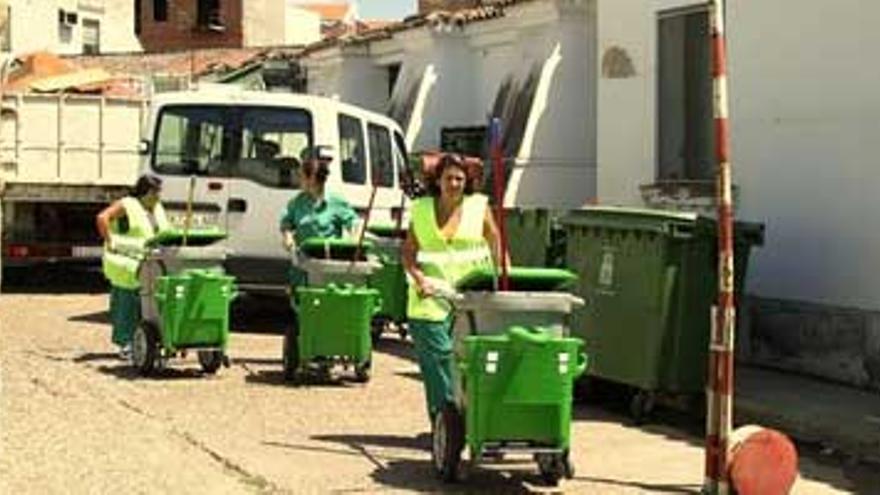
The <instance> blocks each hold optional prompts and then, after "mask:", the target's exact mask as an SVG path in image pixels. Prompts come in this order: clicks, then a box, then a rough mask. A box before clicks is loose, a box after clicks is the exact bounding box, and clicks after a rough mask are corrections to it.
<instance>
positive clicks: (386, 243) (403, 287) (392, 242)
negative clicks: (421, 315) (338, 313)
mask: <svg viewBox="0 0 880 495" xmlns="http://www.w3.org/2000/svg"><path fill="white" fill-rule="evenodd" d="M367 232H368V234H369V236H370V241H371V242H372V244H373V246H374V252H375V253H376V254H377V255H378V258H379V261H380V263H381V264H382V267H381V268H379V269H378V270H376V271H375V272H374V273H373V274H372V275H370V278H369V285H370V287H373V288H374V289H376V290H378V291H379V294H380V296H381V297H382V307H381V308H380V309H379V312H378V313H377V314H376V316H375V317H374V318H373V342H376V341H378V339H379V338H380V337H381V336H382V333H384V332H385V331H386V330H396V331H397V333H398V334H399V335H400V337H401V338H405V337H406V304H407V292H408V290H407V289H408V287H407V282H406V273H405V272H404V270H403V263H401V261H400V248H401V245H402V244H403V239H404V238H405V237H406V231H405V230H400V229H398V228H397V226H395V225H391V224H376V225H370V226H369V227H368V229H367Z"/></svg>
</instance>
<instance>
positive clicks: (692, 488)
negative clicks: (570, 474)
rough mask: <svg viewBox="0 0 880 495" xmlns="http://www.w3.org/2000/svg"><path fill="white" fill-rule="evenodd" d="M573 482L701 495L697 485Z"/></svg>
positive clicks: (587, 478)
mask: <svg viewBox="0 0 880 495" xmlns="http://www.w3.org/2000/svg"><path fill="white" fill-rule="evenodd" d="M574 479H575V480H578V481H586V482H589V483H595V484H598V485H607V486H609V487H619V488H637V489H638V490H640V491H644V492H651V493H701V492H702V486H700V485H699V484H684V485H676V484H657V483H640V482H638V481H620V480H614V479H610V478H599V477H595V476H575V477H574Z"/></svg>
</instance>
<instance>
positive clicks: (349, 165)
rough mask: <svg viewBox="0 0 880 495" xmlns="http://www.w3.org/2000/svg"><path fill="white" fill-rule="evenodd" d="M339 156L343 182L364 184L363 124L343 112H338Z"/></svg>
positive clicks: (365, 169) (365, 178) (365, 170)
mask: <svg viewBox="0 0 880 495" xmlns="http://www.w3.org/2000/svg"><path fill="white" fill-rule="evenodd" d="M339 158H340V161H341V165H342V181H343V182H346V183H349V184H366V182H367V166H366V159H365V157H364V130H363V126H362V125H361V121H360V120H359V119H357V118H355V117H350V116H348V115H344V114H339Z"/></svg>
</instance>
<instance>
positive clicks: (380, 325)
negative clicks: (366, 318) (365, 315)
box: [370, 315, 391, 345]
mask: <svg viewBox="0 0 880 495" xmlns="http://www.w3.org/2000/svg"><path fill="white" fill-rule="evenodd" d="M390 323H391V320H390V319H389V318H387V317H385V316H383V315H376V316H374V317H373V319H372V320H371V321H370V338H371V339H372V341H373V345H376V344H378V343H379V340H381V339H382V334H383V333H385V331H386V330H388V327H389V326H390V325H389V324H390Z"/></svg>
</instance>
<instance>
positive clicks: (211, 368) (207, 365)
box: [196, 351, 224, 375]
mask: <svg viewBox="0 0 880 495" xmlns="http://www.w3.org/2000/svg"><path fill="white" fill-rule="evenodd" d="M196 355H197V356H198V358H199V364H200V365H201V366H202V371H204V372H205V373H208V374H209V375H213V374H214V373H216V372H217V370H218V369H220V365H222V364H223V358H224V356H223V351H198V352H197V353H196Z"/></svg>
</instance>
